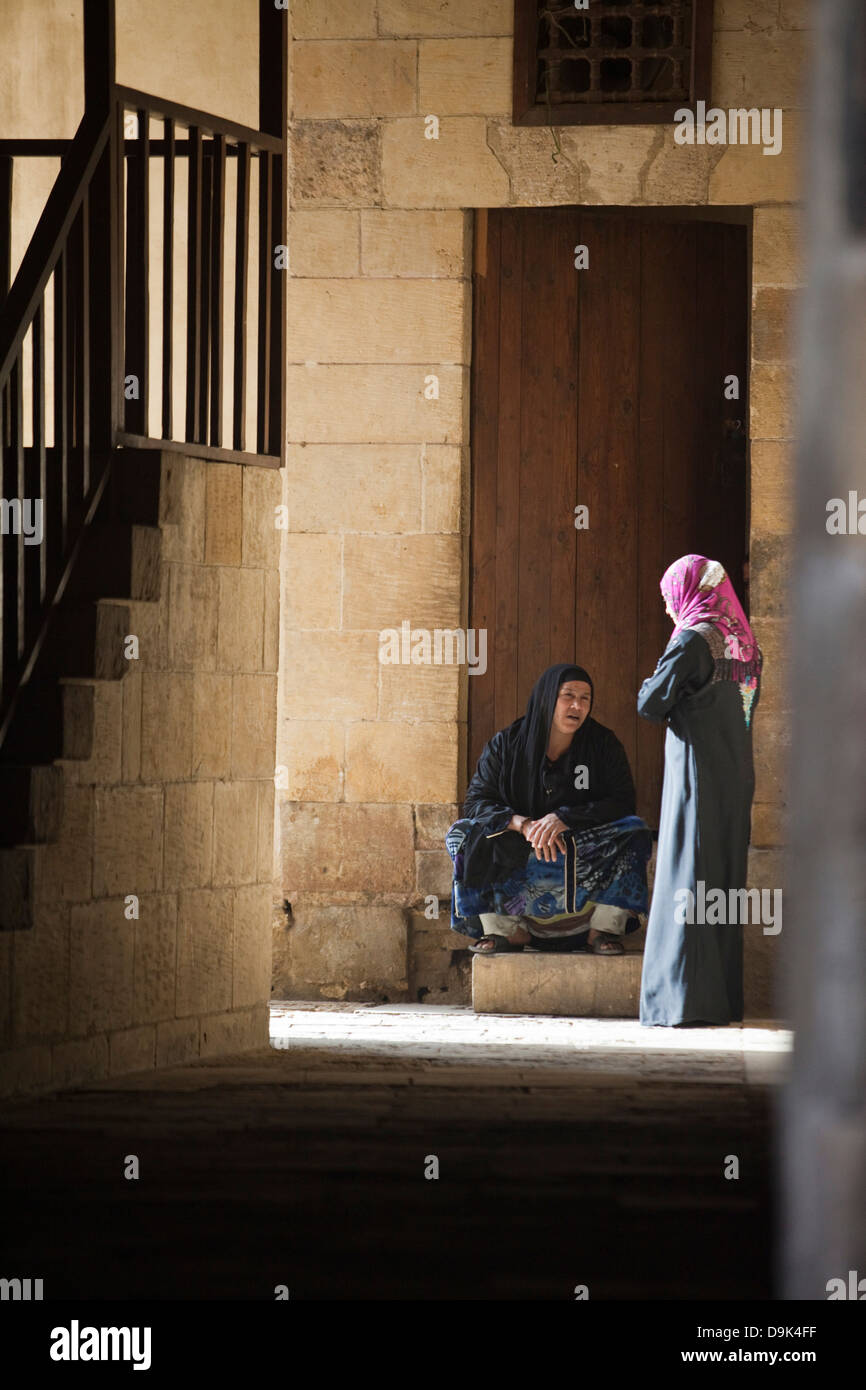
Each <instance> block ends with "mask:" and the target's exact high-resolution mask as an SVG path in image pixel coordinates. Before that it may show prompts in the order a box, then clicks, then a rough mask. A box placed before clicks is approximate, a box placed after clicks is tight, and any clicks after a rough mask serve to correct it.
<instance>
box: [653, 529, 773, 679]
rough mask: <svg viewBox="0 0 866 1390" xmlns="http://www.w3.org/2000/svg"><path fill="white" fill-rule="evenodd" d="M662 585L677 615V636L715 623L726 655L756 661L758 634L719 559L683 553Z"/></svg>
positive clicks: (663, 591)
mask: <svg viewBox="0 0 866 1390" xmlns="http://www.w3.org/2000/svg"><path fill="white" fill-rule="evenodd" d="M660 588H661V591H662V595H663V597H664V598H665V599H666V600H667V602H668V604H669V605H670V608H671V611H672V612H673V614H674V618H675V624H674V630H673V636H674V637H676V635H677V633H679V632H681V631H682V630H683V628H686V627H697V626H698V624H699V623H712V624H713V626H714V627H716V628H718V629H719V632H720V633H721V635H722V636H723V637H724V639H725V656H726V657H728V658H729V659H730V660H732V661H744V662H745V661H754V659H755V657H756V655H757V650H758V648H757V643H756V642H755V636H754V633H753V632H752V629H751V628H750V627H749V621H748V619H747V617H746V615H745V613H744V612H743V610H742V607H741V605H740V600H739V599H738V598H737V595H736V594H735V593H734V586H733V584H732V583H731V581H730V579H729V578H728V576H727V574H726V573H725V571H724V569H723V567H722V566H721V565H720V564H719V562H718V560H708V559H707V557H706V556H705V555H683V556H682V557H681V558H680V559H679V560H675V561H674V563H673V564H672V565H671V566H670V567H669V568H668V569H666V570H665V572H664V574H663V575H662V581H661V585H660Z"/></svg>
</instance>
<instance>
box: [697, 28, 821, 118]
mask: <svg viewBox="0 0 866 1390" xmlns="http://www.w3.org/2000/svg"><path fill="white" fill-rule="evenodd" d="M806 53H807V47H806V35H805V34H803V33H798V32H796V31H794V30H788V31H777V32H776V33H774V34H766V33H760V34H758V33H754V32H748V31H747V32H741V33H716V35H715V37H714V39H713V105H714V106H722V107H725V108H730V107H743V106H745V107H750V106H757V107H758V108H759V109H760V108H761V107H765V106H769V107H776V106H778V107H782V108H783V109H785V110H786V111H787V110H790V109H791V108H792V107H797V106H803V105H804V104H805V70H804V69H805V57H806Z"/></svg>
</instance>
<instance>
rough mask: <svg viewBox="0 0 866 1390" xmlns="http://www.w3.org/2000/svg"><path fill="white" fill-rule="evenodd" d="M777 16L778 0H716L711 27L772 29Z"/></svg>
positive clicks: (752, 31) (754, 29) (724, 28)
mask: <svg viewBox="0 0 866 1390" xmlns="http://www.w3.org/2000/svg"><path fill="white" fill-rule="evenodd" d="M778 18H779V0H716V4H715V9H714V10H713V28H714V29H715V30H716V31H717V32H718V31H719V30H729V29H748V30H749V31H750V32H751V33H754V32H755V31H756V30H758V29H763V30H770V31H772V30H774V29H775V28H776V25H777V23H778Z"/></svg>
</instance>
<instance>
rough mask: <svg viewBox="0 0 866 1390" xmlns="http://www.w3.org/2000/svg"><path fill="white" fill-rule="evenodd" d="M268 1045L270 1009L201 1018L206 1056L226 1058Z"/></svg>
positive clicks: (202, 1042)
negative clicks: (268, 1014) (268, 1011)
mask: <svg viewBox="0 0 866 1390" xmlns="http://www.w3.org/2000/svg"><path fill="white" fill-rule="evenodd" d="M267 1045H268V1016H267V1009H266V1008H265V1009H262V1008H255V1009H239V1010H238V1011H237V1012H232V1013H224V1014H211V1015H210V1016H209V1017H208V1018H203V1019H202V1021H201V1055H202V1057H224V1056H226V1055H229V1054H231V1053H232V1052H251V1051H252V1050H253V1049H254V1048H256V1047H267Z"/></svg>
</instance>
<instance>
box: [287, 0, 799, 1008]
mask: <svg viewBox="0 0 866 1390" xmlns="http://www.w3.org/2000/svg"><path fill="white" fill-rule="evenodd" d="M807 11H808V6H807V4H806V3H805V0H716V6H715V16H716V19H715V23H716V33H715V38H714V71H713V93H712V96H713V101H714V102H715V103H717V104H718V105H721V106H725V107H727V106H750V105H757V106H760V107H777V106H778V107H780V108H782V109H783V112H784V117H783V121H784V125H783V149H782V152H781V153H780V154H779V155H777V156H765V155H763V154H762V151H761V150H760V148H755V147H749V146H733V145H731V146H698V145H696V146H693V147H687V146H678V145H676V144H675V142H674V139H673V127H672V126H646V127H641V126H632V125H629V126H621V127H616V126H586V127H568V128H564V129H562V131H561V132H560V141H561V147H562V152H561V156H560V157H559V158H558V159H557V160H556V161H554V160H553V159H552V158H551V151H552V149H553V142H552V137H551V134H550V132H549V131H548V130H546V129H530V128H514V127H512V125H511V124H510V114H509V113H510V107H511V49H512V44H511V29H512V14H513V6H512V3H511V0H475V3H473V4H471V5H467V4H466V3H465V0H345V3H344V0H332V3H330V4H328V5H321V4H319V3H317V0H295V3H294V4H293V6H292V25H293V31H292V32H293V43H292V66H293V102H292V111H291V119H290V143H291V163H292V188H291V213H290V227H291V235H290V245H291V281H290V288H289V324H290V330H289V366H288V399H289V451H288V468H287V488H288V491H287V498H288V504H289V531H288V533H287V535H286V536H285V537H284V553H283V604H282V643H281V646H282V656H281V663H282V665H281V669H282V692H283V693H282V696H281V700H280V710H279V743H278V758H277V760H278V762H279V763H280V764H282V765H284V767H285V769H286V771H285V778H284V781H283V785H282V786H281V787H280V789H279V791H278V800H279V803H280V827H281V862H282V892H283V894H284V896H285V898H286V899H287V900H288V901H289V903H290V904H291V909H292V916H291V918H289V919H288V920H287V919H285V918H283V919H281V921H280V925H279V926H278V927H277V929H276V933H275V952H276V979H275V989H276V992H277V993H278V994H280V995H284V996H299V995H305V994H306V995H309V994H311V993H312V994H320V995H323V996H325V997H333V998H343V997H350V998H385V997H387V998H389V999H392V1000H393V999H399V998H406V997H407V995H408V996H409V997H411V998H412V999H413V1000H414V999H419V998H421V999H427V1000H428V1001H430V1000H432V999H433V998H440V999H443V1000H445V999H460V998H463V999H465V998H466V997H467V996H466V993H465V974H466V972H465V967H464V966H463V965H462V963H461V960H460V955H459V951H458V952H457V954H456V956H455V951H456V948H459V947H460V946H461V942H460V940H459V939H458V938H456V937H455V936H454V935H453V934H452V933H450V932H449V930H448V927H447V903H444V902H443V904H442V912H441V914H440V917H439V920H438V922H437V921H436V920H431V919H429V918H427V917H425V916H424V912H423V904H424V902H425V899H427V898H428V895H430V896H432V897H436V896H439V897H447V893H448V861H447V857H446V856H445V853H444V850H443V849H442V848H441V843H442V842H441V832H442V829H443V827H444V826H446V825H447V823H448V821H449V819H450V818H451V816H452V814H453V811H454V809H455V805H456V803H457V801H458V799H459V797H460V795H461V792H462V781H461V769H462V763H463V757H464V754H463V745H464V735H465V694H466V692H465V688H464V687H465V668H464V669H463V670H462V671H461V673H460V674H461V677H462V680H461V679H458V677H457V674H456V673H455V671H453V670H449V669H448V668H444V669H438V670H437V669H435V668H432V667H411V666H410V667H405V666H395V667H385V666H379V665H378V661H377V650H378V643H377V634H378V632H379V630H381V629H382V628H385V627H398V628H399V625H400V623H401V621H402V620H404V619H409V620H410V621H411V622H412V624H413V625H417V626H425V627H431V628H432V627H452V626H455V625H456V624H458V623H461V622H462V623H465V622H466V612H467V604H468V592H467V586H468V568H467V539H468V537H467V526H468V511H467V506H466V492H467V475H468V466H469V460H468V456H467V454H468V447H467V446H468V442H469V436H468V384H469V383H468V364H469V362H470V353H471V333H470V297H471V295H470V278H469V277H470V275H471V269H472V261H471V248H470V233H471V225H470V224H471V218H472V214H471V212H469V211H467V210H468V209H472V208H479V207H497V206H514V207H521V206H536V205H555V204H587V205H589V204H595V205H598V204H613V205H631V206H636V207H639V206H648V205H653V204H664V205H696V204H701V205H708V206H712V205H714V206H724V205H732V204H746V205H748V204H751V205H752V206H753V207H754V258H753V289H752V369H751V414H750V436H751V449H752V538H751V577H752V585H753V588H752V598H753V602H752V613H753V616H754V620H755V626H756V629H757V631H758V634H759V638H760V640H761V641H762V643H763V646H764V649H765V652H766V657H767V678H766V684H765V687H764V696H763V702H762V707H761V711H760V714H759V716H758V718H757V720H756V756H757V779H758V780H757V793H756V805H755V812H754V842H755V846H756V848H755V849H754V850H753V852H752V875H753V882H755V883H756V884H762V885H764V886H770V887H773V886H779V885H780V879H779V876H778V875H779V872H780V870H779V864H778V858H779V856H778V852H777V847H778V846H779V845H781V843H782V835H783V812H784V783H783V758H784V751H785V729H786V721H787V703H786V699H787V697H786V695H785V689H784V664H783V663H784V639H785V630H786V616H785V615H786V587H785V586H786V571H785V565H786V556H787V546H786V536H787V534H788V532H789V530H790V506H789V501H790V496H791V481H790V480H791V459H790V441H791V439H792V436H793V430H794V426H793V390H792V384H791V350H790V345H789V324H790V316H791V310H792V307H793V304H794V301H795V298H796V293H797V287H798V285H799V283H800V270H799V252H798V246H797V241H798V237H797V210H796V203H797V200H798V198H799V185H798V177H799V157H800V143H801V142H800V130H801V122H802V115H801V108H802V106H803V95H802V68H803V59H804V54H805V50H806V41H807V35H806V33H805V28H806V17H807ZM431 115H435V116H436V117H437V118H438V122H439V132H438V139H428V138H425V128H426V126H427V123H426V122H425V117H428V116H431ZM434 375H435V377H436V378H438V398H429V394H430V393H429V389H428V390H427V391H426V392H425V384H429V381H430V378H431V376H434ZM428 910H429V909H428ZM755 932H759V929H757V928H756V929H755ZM773 941H778V938H769V937H763V936H761V935H760V934H758V935H757V936H755V935H754V934H749V937H748V945H747V958H748V965H747V981H748V991H749V994H748V1007H749V1010H750V1012H751V1013H753V1014H754V1013H766V1012H769V1010H770V1007H771V994H770V977H771V958H770V951H771V942H773ZM772 949H777V946H775V947H773V948H772Z"/></svg>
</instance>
